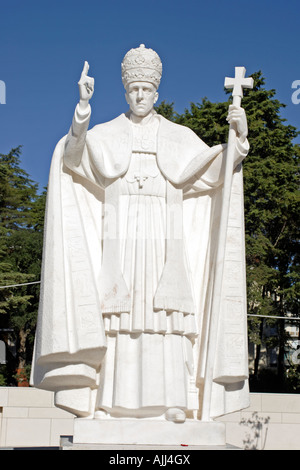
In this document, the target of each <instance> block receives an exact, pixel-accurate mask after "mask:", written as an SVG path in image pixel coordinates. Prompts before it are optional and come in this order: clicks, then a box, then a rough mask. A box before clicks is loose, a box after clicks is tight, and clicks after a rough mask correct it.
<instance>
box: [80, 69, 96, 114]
mask: <svg viewBox="0 0 300 470" xmlns="http://www.w3.org/2000/svg"><path fill="white" fill-rule="evenodd" d="M89 68H90V66H89V64H88V62H87V61H85V62H84V66H83V69H82V72H81V77H80V80H79V82H78V86H79V96H80V103H81V104H82V105H87V104H88V102H89V100H90V99H91V98H92V96H93V94H94V83H95V80H94V78H92V77H89V76H88V71H89Z"/></svg>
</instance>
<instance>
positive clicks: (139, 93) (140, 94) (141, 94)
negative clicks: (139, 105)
mask: <svg viewBox="0 0 300 470" xmlns="http://www.w3.org/2000/svg"><path fill="white" fill-rule="evenodd" d="M143 96H144V94H143V90H139V91H138V96H137V98H138V100H139V101H141V100H142V99H143Z"/></svg>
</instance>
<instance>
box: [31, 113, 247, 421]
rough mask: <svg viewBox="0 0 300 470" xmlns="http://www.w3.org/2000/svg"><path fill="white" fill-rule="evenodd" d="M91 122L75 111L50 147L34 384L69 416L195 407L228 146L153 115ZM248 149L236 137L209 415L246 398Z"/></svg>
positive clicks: (200, 394)
mask: <svg viewBox="0 0 300 470" xmlns="http://www.w3.org/2000/svg"><path fill="white" fill-rule="evenodd" d="M89 119H90V108H89V109H88V111H87V112H86V114H85V115H84V114H81V113H80V111H79V108H78V107H77V108H76V110H75V114H74V118H73V123H72V126H71V129H70V131H69V134H68V136H66V137H64V138H63V139H62V140H61V141H60V142H59V143H58V145H57V148H56V150H55V152H54V156H53V162H52V167H51V174H50V180H49V189H48V201H47V212H46V216H47V217H46V228H45V243H44V256H43V275H42V291H41V300H40V310H39V318H38V326H37V334H36V345H35V353H34V361H33V370H32V384H33V385H35V386H37V387H40V388H45V389H49V390H54V391H55V392H56V404H57V406H60V407H62V408H64V409H67V410H69V411H72V412H73V413H75V414H76V415H77V416H88V415H93V414H94V412H95V411H100V414H99V415H100V416H101V412H103V413H107V414H108V415H110V416H112V417H115V416H126V417H130V416H133V417H134V416H137V417H145V418H146V417H153V416H161V415H163V414H164V412H165V411H166V410H167V409H168V408H172V407H176V408H180V409H183V410H184V411H185V412H186V413H187V416H190V417H191V416H194V417H195V416H196V413H197V412H198V417H201V408H202V405H203V404H202V397H203V386H204V384H205V368H206V357H207V349H208V347H209V344H208V329H209V323H210V306H211V297H212V295H213V280H214V272H215V271H214V270H215V265H214V257H215V252H216V242H217V235H218V222H219V217H220V209H221V204H222V182H223V170H224V168H223V167H224V158H225V157H226V145H217V146H215V147H212V148H209V147H208V146H207V145H206V144H205V143H204V142H203V141H202V140H200V139H199V138H198V137H197V136H196V135H195V134H194V133H193V132H192V131H191V130H190V129H188V128H186V127H183V126H179V125H177V124H174V123H172V122H170V121H167V120H166V119H165V118H163V117H161V116H159V115H155V114H154V115H153V117H152V119H151V120H150V122H149V123H148V124H147V125H143V126H141V125H137V124H133V123H132V122H131V121H130V118H129V116H127V115H125V114H122V115H121V116H119V117H118V118H116V119H114V120H113V121H110V122H108V123H105V124H101V125H98V126H95V127H94V128H93V129H91V130H89V131H88V130H87V129H88V125H89ZM247 152H248V142H247V141H245V142H244V143H243V144H242V143H241V142H240V141H239V140H238V141H237V146H236V159H235V173H234V177H233V186H232V196H231V208H230V215H229V226H228V230H227V246H226V257H225V266H224V273H225V274H224V282H223V290H222V299H223V300H222V311H221V315H220V322H219V327H218V331H216V332H215V334H216V335H217V337H218V341H217V351H216V355H215V366H214V383H213V388H212V396H211V410H212V411H211V414H212V417H214V416H218V415H221V414H224V413H226V412H231V411H235V410H237V409H241V408H244V407H246V406H248V383H247V377H248V364H247V328H246V301H245V274H244V271H245V266H244V227H243V187H242V170H241V165H240V162H241V161H242V160H243V158H244V157H245V156H246V155H247ZM191 412H194V413H191Z"/></svg>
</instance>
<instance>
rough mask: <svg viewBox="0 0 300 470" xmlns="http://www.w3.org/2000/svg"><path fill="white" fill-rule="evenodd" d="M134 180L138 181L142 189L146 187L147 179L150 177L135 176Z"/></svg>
mask: <svg viewBox="0 0 300 470" xmlns="http://www.w3.org/2000/svg"><path fill="white" fill-rule="evenodd" d="M134 178H135V180H136V181H138V183H139V188H142V187H143V186H144V183H145V181H146V179H148V176H142V175H134Z"/></svg>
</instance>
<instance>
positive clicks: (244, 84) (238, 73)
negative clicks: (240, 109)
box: [224, 67, 253, 101]
mask: <svg viewBox="0 0 300 470" xmlns="http://www.w3.org/2000/svg"><path fill="white" fill-rule="evenodd" d="M245 73H246V69H245V67H235V77H234V78H229V77H226V78H225V83H224V86H225V88H233V90H232V96H233V99H235V97H238V98H237V99H238V100H239V101H240V100H241V98H242V97H243V88H253V78H251V77H249V78H245Z"/></svg>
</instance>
